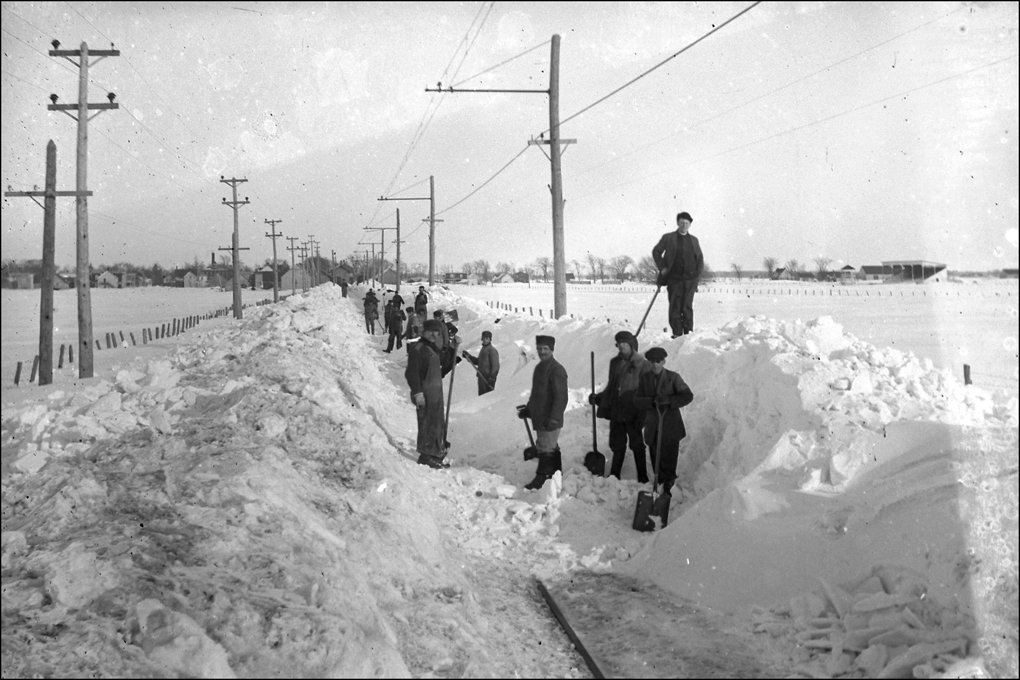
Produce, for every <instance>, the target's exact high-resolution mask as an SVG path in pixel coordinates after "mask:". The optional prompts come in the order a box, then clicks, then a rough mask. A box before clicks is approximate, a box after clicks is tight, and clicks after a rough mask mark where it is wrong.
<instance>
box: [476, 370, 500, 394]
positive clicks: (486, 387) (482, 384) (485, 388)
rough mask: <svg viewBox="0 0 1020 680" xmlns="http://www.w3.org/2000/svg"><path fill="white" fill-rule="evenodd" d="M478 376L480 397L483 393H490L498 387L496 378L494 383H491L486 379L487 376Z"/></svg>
mask: <svg viewBox="0 0 1020 680" xmlns="http://www.w3.org/2000/svg"><path fill="white" fill-rule="evenodd" d="M477 377H478V396H479V397H480V396H482V395H483V394H488V393H489V392H491V391H493V390H494V389H496V381H495V380H493V381H492V384H491V385H490V384H489V383H488V382H486V381H485V378H483V377H482V376H480V375H479V376H477Z"/></svg>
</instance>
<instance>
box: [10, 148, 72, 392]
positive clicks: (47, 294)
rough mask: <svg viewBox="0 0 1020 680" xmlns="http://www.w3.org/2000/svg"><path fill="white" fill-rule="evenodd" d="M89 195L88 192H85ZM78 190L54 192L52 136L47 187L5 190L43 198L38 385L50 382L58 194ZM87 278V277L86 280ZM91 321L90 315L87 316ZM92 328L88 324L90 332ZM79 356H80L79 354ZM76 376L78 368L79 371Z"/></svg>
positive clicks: (51, 377) (12, 194)
mask: <svg viewBox="0 0 1020 680" xmlns="http://www.w3.org/2000/svg"><path fill="white" fill-rule="evenodd" d="M85 194H86V195H87V196H91V195H92V192H91V191H86V192H85ZM77 195H78V192H77V191H57V145H56V144H54V142H53V140H52V139H51V140H50V141H49V142H48V143H47V144H46V187H45V190H44V191H6V192H4V196H28V197H29V198H31V199H32V200H33V201H35V202H36V203H39V201H36V200H35V197H36V196H42V197H43V203H42V206H43V246H42V255H43V256H42V282H41V289H42V290H41V293H42V299H41V300H40V301H39V384H40V385H49V384H51V383H52V382H53V279H54V277H55V276H56V274H57V267H56V263H55V257H56V241H57V196H77ZM87 280H88V279H87V278H86V281H87ZM89 320H90V321H91V315H89ZM91 330H92V327H91V323H90V324H89V332H90V333H91ZM79 359H80V357H79ZM79 377H81V376H80V371H79Z"/></svg>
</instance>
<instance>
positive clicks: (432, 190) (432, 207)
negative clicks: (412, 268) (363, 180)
mask: <svg viewBox="0 0 1020 680" xmlns="http://www.w3.org/2000/svg"><path fill="white" fill-rule="evenodd" d="M425 91H426V92H428V91H429V90H428V88H426V89H425ZM458 92H460V90H458ZM377 200H379V201H428V202H429V219H428V223H429V288H431V287H432V286H434V285H435V283H436V223H438V222H442V220H437V219H436V178H435V175H429V195H428V197H422V198H386V197H384V196H380V197H379V198H378V199H377ZM398 219H399V218H398ZM397 241H398V242H399V241H400V236H399V234H398V235H397Z"/></svg>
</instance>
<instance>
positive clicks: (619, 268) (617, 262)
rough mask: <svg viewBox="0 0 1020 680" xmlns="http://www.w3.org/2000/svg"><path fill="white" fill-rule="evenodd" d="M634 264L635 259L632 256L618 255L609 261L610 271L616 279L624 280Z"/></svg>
mask: <svg viewBox="0 0 1020 680" xmlns="http://www.w3.org/2000/svg"><path fill="white" fill-rule="evenodd" d="M632 264H634V258H633V257H631V256H630V255H617V256H616V257H614V258H613V259H611V260H610V261H609V265H608V266H609V271H610V272H612V274H613V278H614V279H620V280H621V281H622V280H623V277H624V276H626V275H627V269H628V268H629V267H630V266H631V265H632Z"/></svg>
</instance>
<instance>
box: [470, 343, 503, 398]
mask: <svg viewBox="0 0 1020 680" xmlns="http://www.w3.org/2000/svg"><path fill="white" fill-rule="evenodd" d="M464 358H465V359H467V360H468V361H470V362H471V363H472V364H473V365H474V367H475V368H476V369H477V373H478V396H481V395H483V394H486V393H488V392H491V391H492V390H494V389H496V376H498V375H499V352H498V351H496V348H495V347H493V346H492V331H482V348H481V349H480V350H478V356H477V357H473V356H471V355H470V354H469V353H468V351H467V350H464Z"/></svg>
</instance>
